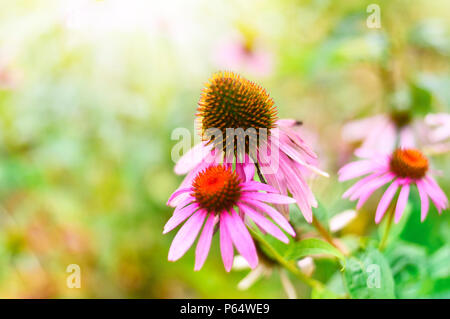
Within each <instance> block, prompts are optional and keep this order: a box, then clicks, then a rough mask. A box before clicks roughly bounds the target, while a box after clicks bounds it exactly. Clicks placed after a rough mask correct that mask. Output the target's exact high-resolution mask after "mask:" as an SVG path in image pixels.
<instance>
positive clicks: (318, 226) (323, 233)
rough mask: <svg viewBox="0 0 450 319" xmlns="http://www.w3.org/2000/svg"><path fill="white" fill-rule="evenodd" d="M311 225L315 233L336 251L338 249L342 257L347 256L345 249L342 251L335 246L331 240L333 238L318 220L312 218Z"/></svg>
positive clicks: (338, 246)
mask: <svg viewBox="0 0 450 319" xmlns="http://www.w3.org/2000/svg"><path fill="white" fill-rule="evenodd" d="M312 225H313V226H314V227H315V228H316V229H317V231H318V232H319V234H320V235H321V236H322V237H323V238H324V239H325V240H326V241H327V242H328V243H329V244H331V245H333V247H335V248H336V249H338V250H339V251H340V252H341V253H342V254H343V255H344V256H346V255H348V252H347V251H346V249H343V248H342V247H340V245H337V244H336V243H335V241H334V239H333V237H332V236H331V234H330V233H329V232H328V230H327V229H326V228H325V226H323V225H322V224H321V223H320V222H319V220H318V219H317V218H316V217H314V216H313V221H312Z"/></svg>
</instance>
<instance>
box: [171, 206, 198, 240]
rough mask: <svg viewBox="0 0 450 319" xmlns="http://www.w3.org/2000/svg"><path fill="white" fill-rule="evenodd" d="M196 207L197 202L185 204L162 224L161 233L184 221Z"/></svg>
mask: <svg viewBox="0 0 450 319" xmlns="http://www.w3.org/2000/svg"><path fill="white" fill-rule="evenodd" d="M197 209H198V204H196V203H195V204H191V205H189V206H186V207H184V208H182V209H180V210H179V211H176V212H174V213H173V215H172V217H170V219H169V220H168V221H167V223H166V224H165V225H164V231H163V234H166V233H168V232H170V231H171V230H172V229H174V228H175V227H177V226H178V225H179V224H181V223H182V222H184V221H185V220H186V219H187V218H188V217H189V216H191V215H192V213H194V212H195V211H196V210H197Z"/></svg>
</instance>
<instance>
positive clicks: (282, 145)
mask: <svg viewBox="0 0 450 319" xmlns="http://www.w3.org/2000/svg"><path fill="white" fill-rule="evenodd" d="M279 147H280V150H281V151H283V152H284V153H286V155H288V156H289V157H290V158H292V159H293V160H294V161H296V162H297V163H299V164H301V165H302V166H304V167H307V168H308V169H310V170H311V171H313V172H314V173H316V174H319V175H323V176H325V177H328V176H329V175H328V173H326V172H324V171H322V170H321V169H319V168H317V167H315V166H314V165H310V164H309V163H307V162H306V161H305V160H304V159H303V158H302V157H301V154H300V153H299V152H296V151H295V149H294V148H292V147H291V146H290V145H289V144H287V143H280V145H279Z"/></svg>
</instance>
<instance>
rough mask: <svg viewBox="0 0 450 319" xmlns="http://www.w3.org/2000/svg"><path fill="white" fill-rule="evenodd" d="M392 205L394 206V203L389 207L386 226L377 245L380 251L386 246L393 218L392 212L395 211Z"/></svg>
mask: <svg viewBox="0 0 450 319" xmlns="http://www.w3.org/2000/svg"><path fill="white" fill-rule="evenodd" d="M394 207H395V205H391V207H389V216H388V220H387V224H386V228H385V229H384V234H383V238H382V239H381V242H380V246H379V247H378V250H380V251H382V250H383V249H384V248H385V247H386V244H387V240H388V238H389V231H390V229H391V226H392V220H393V219H394V212H395V209H394Z"/></svg>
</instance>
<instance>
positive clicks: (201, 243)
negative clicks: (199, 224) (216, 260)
mask: <svg viewBox="0 0 450 319" xmlns="http://www.w3.org/2000/svg"><path fill="white" fill-rule="evenodd" d="M215 221H216V216H215V215H214V214H210V215H209V217H208V219H207V220H206V223H205V226H204V227H203V231H202V234H201V235H200V238H199V240H198V243H197V248H196V249H195V268H194V270H195V271H197V270H200V269H201V268H202V267H203V264H204V263H205V260H206V257H208V253H209V248H210V247H211V239H212V236H213V232H214V225H215Z"/></svg>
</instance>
